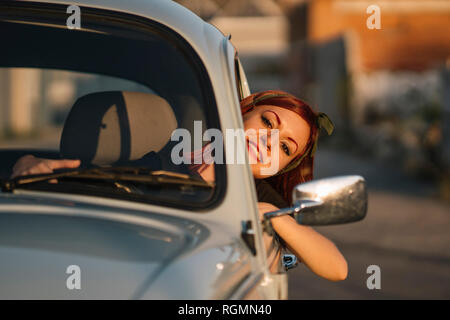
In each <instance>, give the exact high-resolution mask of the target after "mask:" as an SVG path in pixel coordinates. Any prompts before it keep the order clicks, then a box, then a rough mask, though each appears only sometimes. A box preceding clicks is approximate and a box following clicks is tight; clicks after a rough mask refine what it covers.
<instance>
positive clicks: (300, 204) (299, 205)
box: [263, 199, 323, 236]
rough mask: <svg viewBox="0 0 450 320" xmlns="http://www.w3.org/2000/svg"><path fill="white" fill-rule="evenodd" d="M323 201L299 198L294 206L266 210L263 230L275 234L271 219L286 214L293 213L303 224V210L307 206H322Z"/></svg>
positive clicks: (299, 222) (298, 221)
mask: <svg viewBox="0 0 450 320" xmlns="http://www.w3.org/2000/svg"><path fill="white" fill-rule="evenodd" d="M322 203H323V202H322V201H321V200H309V199H305V200H299V201H296V202H295V203H294V205H293V206H292V207H288V208H282V209H280V210H276V211H270V212H266V213H265V214H264V220H263V230H264V231H265V232H267V233H268V234H269V235H270V236H273V234H274V230H273V227H272V223H271V221H270V220H271V219H272V218H276V217H282V216H286V215H291V216H292V217H293V218H294V219H295V220H296V221H297V223H298V224H301V223H302V222H301V221H302V217H303V215H302V212H301V211H302V210H304V209H306V208H312V207H316V206H320V205H321V204H322Z"/></svg>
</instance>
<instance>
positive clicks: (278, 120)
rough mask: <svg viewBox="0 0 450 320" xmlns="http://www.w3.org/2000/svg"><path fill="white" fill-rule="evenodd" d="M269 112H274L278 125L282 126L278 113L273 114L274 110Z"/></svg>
mask: <svg viewBox="0 0 450 320" xmlns="http://www.w3.org/2000/svg"><path fill="white" fill-rule="evenodd" d="M267 111H269V112H272V113H273V114H274V115H275V117H276V118H277V122H278V125H280V124H281V121H280V117H279V116H278V115H277V114H276V112H273V111H272V110H267Z"/></svg>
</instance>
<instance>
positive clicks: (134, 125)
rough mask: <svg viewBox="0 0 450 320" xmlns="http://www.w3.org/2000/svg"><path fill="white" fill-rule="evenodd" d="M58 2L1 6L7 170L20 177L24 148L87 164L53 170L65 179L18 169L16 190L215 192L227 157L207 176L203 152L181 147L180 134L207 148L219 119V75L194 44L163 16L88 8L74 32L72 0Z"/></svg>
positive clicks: (165, 200)
mask: <svg viewBox="0 0 450 320" xmlns="http://www.w3.org/2000/svg"><path fill="white" fill-rule="evenodd" d="M50 8H51V9H49V8H41V9H40V11H39V10H35V11H33V12H31V11H28V9H22V8H15V9H14V8H13V9H10V8H5V10H3V9H2V10H0V36H1V38H2V41H3V43H4V47H3V49H2V50H0V178H1V179H2V180H3V181H10V182H11V181H12V180H11V179H10V177H11V174H12V172H13V168H14V165H15V164H16V163H17V161H18V160H19V159H21V157H23V156H25V155H33V156H35V157H37V158H43V159H54V160H60V159H80V160H81V164H80V166H79V167H78V168H76V169H75V170H73V168H72V170H69V169H68V168H62V169H61V170H55V171H54V172H53V174H56V177H58V179H54V178H55V176H52V175H49V176H48V178H47V177H45V175H40V176H39V177H38V179H34V180H33V179H31V180H29V179H28V180H25V179H23V178H33V176H28V177H20V176H19V177H16V179H15V181H14V184H13V185H14V188H12V187H11V186H12V184H9V186H10V187H11V188H9V190H10V191H11V190H12V189H16V188H28V189H33V190H36V189H38V190H45V191H52V192H65V193H67V192H70V193H81V194H89V195H101V196H108V197H118V198H125V199H128V198H131V199H133V200H136V201H144V202H150V203H155V202H156V203H158V204H166V205H169V206H177V207H179V206H181V207H196V208H201V207H207V206H210V205H211V204H212V203H213V202H214V201H216V200H217V194H218V191H219V190H220V188H221V186H222V184H221V183H220V180H221V179H220V176H221V175H222V174H223V172H222V171H223V170H224V169H223V168H222V166H220V165H216V166H215V168H214V169H215V170H214V172H215V174H214V176H215V181H213V182H212V183H206V184H205V183H202V182H204V181H202V178H201V177H200V176H199V175H198V174H197V173H195V170H192V166H191V165H190V164H189V162H192V161H193V158H194V150H190V152H187V153H186V152H182V153H174V152H173V150H174V147H176V146H177V145H178V144H179V143H180V141H182V140H183V142H184V143H187V144H188V145H190V146H194V145H195V146H200V147H202V146H204V145H205V142H203V141H201V140H200V144H199V143H198V141H196V140H195V139H196V138H197V139H198V137H195V134H194V132H197V130H198V129H199V128H200V129H201V132H204V131H205V130H206V129H208V128H219V124H218V115H217V110H216V107H215V100H214V94H213V92H212V88H211V83H210V80H209V77H208V75H207V72H206V70H205V68H204V67H203V65H202V63H201V61H200V59H199V58H198V56H197V55H196V54H195V52H194V51H193V49H192V48H191V47H190V46H189V45H188V44H187V43H186V41H185V40H184V39H182V38H181V37H179V36H178V35H176V34H175V33H173V32H172V31H170V30H168V29H167V28H165V27H163V26H161V25H159V24H157V23H155V22H151V21H148V20H143V19H141V20H139V19H140V18H136V19H138V20H139V21H134V20H132V19H131V18H130V16H124V15H121V16H118V15H116V16H112V13H110V12H109V13H108V15H106V14H105V15H103V14H104V13H103V12H102V11H99V10H95V11H94V10H90V9H87V8H86V9H82V10H83V28H82V29H79V30H71V29H68V28H67V27H66V20H67V14H66V11H65V10H66V7H65V6H58V5H55V6H53V5H52V6H51V7H50ZM127 19H128V20H127ZM194 128H195V129H194ZM174 132H179V133H181V134H174ZM180 136H181V137H180ZM200 139H201V137H200ZM183 151H186V149H183ZM174 157H175V158H174ZM180 160H182V161H183V162H182V163H180ZM133 168H137V170H133ZM69 171H72V173H70V174H66V173H65V172H69ZM75 171H76V173H74V172H75ZM155 172H156V174H155ZM52 177H53V178H52ZM156 177H157V179H156ZM20 178H22V180H20ZM158 179H159V180H158ZM19 180H20V181H19ZM222 180H224V179H222ZM24 181H26V182H24ZM158 181H159V182H158ZM199 181H200V183H199ZM3 189H4V191H5V189H8V188H3Z"/></svg>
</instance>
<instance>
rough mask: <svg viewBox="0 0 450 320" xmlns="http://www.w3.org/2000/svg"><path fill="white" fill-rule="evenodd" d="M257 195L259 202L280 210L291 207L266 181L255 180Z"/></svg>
mask: <svg viewBox="0 0 450 320" xmlns="http://www.w3.org/2000/svg"><path fill="white" fill-rule="evenodd" d="M255 186H256V193H257V196H258V201H259V202H267V203H270V204H273V205H274V206H276V207H278V208H286V207H288V206H289V204H288V203H287V201H286V200H285V199H284V198H283V197H282V196H281V195H280V194H279V193H278V192H277V191H276V190H275V189H274V188H273V187H272V186H271V185H270V184H269V183H268V182H267V181H266V180H264V179H255Z"/></svg>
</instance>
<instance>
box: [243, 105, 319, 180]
mask: <svg viewBox="0 0 450 320" xmlns="http://www.w3.org/2000/svg"><path fill="white" fill-rule="evenodd" d="M243 120H244V129H245V131H246V140H247V147H248V152H249V160H250V166H251V168H252V172H253V176H254V177H255V178H257V179H263V178H268V177H269V176H270V175H267V174H264V173H263V172H264V169H266V172H267V169H268V168H270V167H273V165H274V163H273V161H278V166H277V167H278V171H280V170H282V169H283V168H284V167H286V166H287V165H288V164H289V163H290V162H291V161H292V160H293V159H294V158H296V157H297V156H298V155H300V154H302V153H303V152H304V150H305V147H306V145H307V143H308V139H309V135H310V127H309V125H308V123H307V122H306V121H305V120H304V119H303V118H302V117H300V115H298V114H297V113H295V112H294V111H291V110H289V109H286V108H282V107H276V106H271V105H261V106H257V107H255V108H253V109H252V110H251V111H249V112H247V113H245V114H244V115H243ZM275 129H276V130H278V139H277V138H276V136H274V135H275V134H276V132H277V131H274V130H275ZM272 137H273V138H272ZM272 141H277V145H276V146H274V145H272V143H271V142H272ZM274 147H276V148H277V150H275V149H274ZM264 150H266V151H265V152H264ZM277 151H278V152H277ZM266 155H267V156H266Z"/></svg>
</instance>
